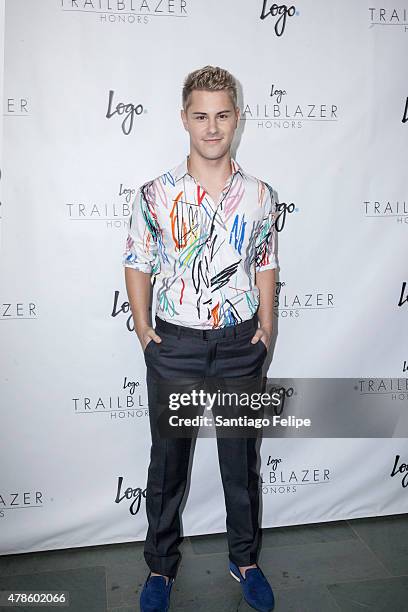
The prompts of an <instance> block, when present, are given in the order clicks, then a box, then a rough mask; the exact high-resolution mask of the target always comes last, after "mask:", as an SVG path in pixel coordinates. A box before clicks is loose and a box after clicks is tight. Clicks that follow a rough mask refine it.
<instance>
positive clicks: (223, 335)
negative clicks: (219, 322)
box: [222, 326, 226, 338]
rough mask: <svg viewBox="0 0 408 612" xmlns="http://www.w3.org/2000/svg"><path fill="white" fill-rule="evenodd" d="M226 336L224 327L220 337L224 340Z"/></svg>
mask: <svg viewBox="0 0 408 612" xmlns="http://www.w3.org/2000/svg"><path fill="white" fill-rule="evenodd" d="M225 335H226V329H225V326H224V327H223V328H222V337H223V338H225Z"/></svg>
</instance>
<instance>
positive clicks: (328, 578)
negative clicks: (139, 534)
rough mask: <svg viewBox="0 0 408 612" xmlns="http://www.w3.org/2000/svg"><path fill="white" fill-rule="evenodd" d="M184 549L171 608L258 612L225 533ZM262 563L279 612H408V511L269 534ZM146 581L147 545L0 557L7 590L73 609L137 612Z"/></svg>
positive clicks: (27, 611)
mask: <svg viewBox="0 0 408 612" xmlns="http://www.w3.org/2000/svg"><path fill="white" fill-rule="evenodd" d="M181 551H182V554H183V558H182V562H181V565H180V567H179V572H178V575H177V579H176V581H175V583H174V586H173V590H172V596H171V608H170V609H171V611H172V612H176V611H180V612H201V611H204V610H208V611H211V612H250V611H251V610H252V608H250V607H249V606H247V604H246V603H245V601H243V599H242V595H241V587H240V585H239V584H238V583H237V582H236V581H235V580H234V579H233V578H232V577H231V576H230V575H229V573H228V571H227V564H228V549H227V542H226V535H225V534H220V535H209V536H196V537H191V538H185V539H184V541H183V543H182V545H181ZM259 565H260V566H261V567H262V569H263V571H264V573H265V575H266V576H267V577H268V579H269V580H270V583H271V585H272V587H273V589H274V592H275V599H276V606H275V610H276V611H277V612H278V611H279V612H281V611H282V612H284V611H285V612H286V611H293V612H332V611H333V612H334V611H338V610H342V611H345V612H349V611H350V612H354V611H359V612H361V611H362V610H367V611H380V610H381V611H387V612H388V611H389V612H408V514H399V515H395V516H387V517H379V518H367V519H355V520H350V521H335V522H330V523H319V524H315V525H300V526H295V527H278V528H274V529H264V530H263V533H262V545H261V552H260V556H259ZM146 576H147V567H146V565H145V563H144V558H143V543H142V542H135V543H126V544H110V545H106V546H90V547H86V548H71V549H66V550H57V551H50V552H40V553H26V554H21V555H7V556H0V590H1V589H20V590H29V589H35V590H44V589H52V590H54V591H56V590H58V589H63V590H65V591H69V592H70V596H71V605H70V607H69V608H61V610H69V612H136V611H138V610H139V594H140V590H141V588H142V586H143V583H144V580H145V578H146ZM0 609H1V610H2V611H4V612H10V611H11V610H12V609H13V608H6V607H4V608H0ZM15 609H16V610H17V609H18V610H19V611H20V612H33V610H50V609H53V610H56V609H57V608H43V607H41V608H40V607H35V608H34V607H30V608H29V607H19V608H15Z"/></svg>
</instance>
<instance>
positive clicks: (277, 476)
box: [260, 455, 330, 495]
mask: <svg viewBox="0 0 408 612" xmlns="http://www.w3.org/2000/svg"><path fill="white" fill-rule="evenodd" d="M281 464H282V459H278V458H273V457H271V456H270V455H269V457H268V459H267V462H266V465H267V466H270V470H269V471H264V472H261V474H260V476H261V488H262V493H263V495H268V494H272V493H274V494H281V495H282V494H286V493H296V492H297V487H298V486H300V485H301V486H305V485H315V484H319V485H321V484H328V483H329V482H330V470H329V469H328V468H316V467H311V466H307V467H304V468H302V469H291V468H285V467H284V466H282V465H281Z"/></svg>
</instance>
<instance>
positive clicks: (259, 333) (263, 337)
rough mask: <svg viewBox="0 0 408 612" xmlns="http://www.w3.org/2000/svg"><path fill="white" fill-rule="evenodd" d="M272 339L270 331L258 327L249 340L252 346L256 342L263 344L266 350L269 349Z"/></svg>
mask: <svg viewBox="0 0 408 612" xmlns="http://www.w3.org/2000/svg"><path fill="white" fill-rule="evenodd" d="M271 339H272V329H270V328H266V327H258V329H257V330H256V332H255V336H253V338H252V339H251V343H252V344H256V343H257V342H263V343H264V345H265V346H266V348H267V349H269V345H270V343H271Z"/></svg>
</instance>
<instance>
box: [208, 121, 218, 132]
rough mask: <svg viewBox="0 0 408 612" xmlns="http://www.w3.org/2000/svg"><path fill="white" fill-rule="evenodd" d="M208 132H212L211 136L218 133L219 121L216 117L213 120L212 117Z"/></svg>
mask: <svg viewBox="0 0 408 612" xmlns="http://www.w3.org/2000/svg"><path fill="white" fill-rule="evenodd" d="M208 130H209V132H211V134H213V133H214V132H216V131H217V120H216V118H215V117H214V118H213V119H211V117H210V119H209V122H208Z"/></svg>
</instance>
